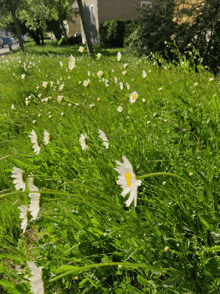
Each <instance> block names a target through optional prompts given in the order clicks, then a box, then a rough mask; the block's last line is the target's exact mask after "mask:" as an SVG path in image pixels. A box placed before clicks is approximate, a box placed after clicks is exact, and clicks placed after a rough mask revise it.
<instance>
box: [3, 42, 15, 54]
mask: <svg viewBox="0 0 220 294" xmlns="http://www.w3.org/2000/svg"><path fill="white" fill-rule="evenodd" d="M18 46H19V45H18V44H15V45H12V49H15V48H17V47H18ZM8 52H9V47H8V45H4V48H0V55H3V54H5V53H8Z"/></svg>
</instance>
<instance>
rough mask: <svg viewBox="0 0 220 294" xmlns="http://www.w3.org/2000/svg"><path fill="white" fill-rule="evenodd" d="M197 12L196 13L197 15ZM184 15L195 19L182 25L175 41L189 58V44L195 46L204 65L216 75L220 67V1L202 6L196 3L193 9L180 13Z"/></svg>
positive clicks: (207, 2)
mask: <svg viewBox="0 0 220 294" xmlns="http://www.w3.org/2000/svg"><path fill="white" fill-rule="evenodd" d="M195 11H196V13H195ZM181 12H182V14H183V13H184V15H189V16H191V15H193V19H190V18H189V21H187V20H186V21H185V23H183V24H180V25H179V26H178V27H177V30H176V32H175V41H176V43H177V46H178V47H179V48H180V51H181V53H182V54H183V53H185V54H186V56H189V54H190V50H189V49H188V44H191V45H193V46H194V47H195V48H196V49H197V50H198V51H199V54H200V56H201V58H202V64H203V65H204V66H208V67H209V68H210V69H211V70H212V71H213V72H214V73H217V72H218V71H219V67H220V53H219V43H220V21H219V16H220V3H219V1H218V0H205V1H203V3H202V5H201V4H200V3H195V4H194V5H193V6H192V7H191V6H189V8H188V9H187V8H185V9H184V10H182V11H180V16H179V17H181V15H182V14H181Z"/></svg>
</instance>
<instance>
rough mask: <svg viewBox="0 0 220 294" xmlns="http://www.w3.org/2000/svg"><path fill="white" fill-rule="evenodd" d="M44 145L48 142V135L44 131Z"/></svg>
mask: <svg viewBox="0 0 220 294" xmlns="http://www.w3.org/2000/svg"><path fill="white" fill-rule="evenodd" d="M43 141H44V145H45V146H46V145H47V144H48V143H49V142H50V134H49V133H48V132H47V131H45V130H44V139H43Z"/></svg>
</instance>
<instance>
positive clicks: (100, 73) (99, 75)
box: [97, 70, 104, 78]
mask: <svg viewBox="0 0 220 294" xmlns="http://www.w3.org/2000/svg"><path fill="white" fill-rule="evenodd" d="M103 74H104V72H103V71H101V70H100V71H98V72H97V76H98V77H99V78H101V76H102V75H103Z"/></svg>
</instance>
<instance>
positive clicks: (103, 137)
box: [98, 129, 109, 149]
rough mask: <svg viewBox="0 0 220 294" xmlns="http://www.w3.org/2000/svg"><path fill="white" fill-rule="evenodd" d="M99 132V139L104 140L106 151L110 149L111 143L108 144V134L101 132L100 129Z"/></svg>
mask: <svg viewBox="0 0 220 294" xmlns="http://www.w3.org/2000/svg"><path fill="white" fill-rule="evenodd" d="M98 131H99V134H100V135H99V138H101V139H102V140H103V145H104V146H105V147H106V149H108V146H109V142H108V138H107V137H106V134H105V133H104V132H103V131H101V130H100V129H98Z"/></svg>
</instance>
